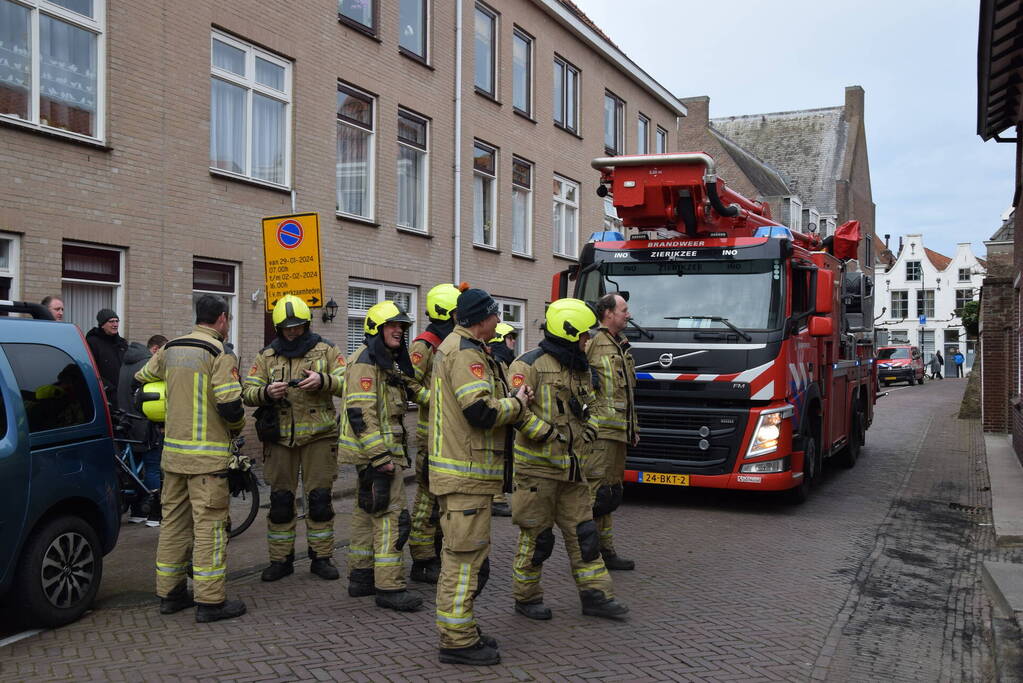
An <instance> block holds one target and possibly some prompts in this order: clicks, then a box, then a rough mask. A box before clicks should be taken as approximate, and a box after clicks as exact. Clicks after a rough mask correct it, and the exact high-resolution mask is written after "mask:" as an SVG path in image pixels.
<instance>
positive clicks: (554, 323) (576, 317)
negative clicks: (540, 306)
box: [545, 299, 597, 342]
mask: <svg viewBox="0 0 1023 683" xmlns="http://www.w3.org/2000/svg"><path fill="white" fill-rule="evenodd" d="M545 318H546V320H545V322H546V325H545V327H546V329H547V332H548V333H549V334H551V335H553V336H555V337H559V338H561V339H566V340H568V341H571V342H574V341H579V337H580V336H581V335H582V333H583V332H586V331H588V330H589V329H590V328H591V327H593V326H594V325H596V324H597V316H596V315H595V314H594V313H593V309H591V308H590V307H589V306H588V305H586V302H585V301H580V300H579V299H558V300H557V301H555V302H554V303H552V304H551V305H550V306H548V307H547V315H546V316H545Z"/></svg>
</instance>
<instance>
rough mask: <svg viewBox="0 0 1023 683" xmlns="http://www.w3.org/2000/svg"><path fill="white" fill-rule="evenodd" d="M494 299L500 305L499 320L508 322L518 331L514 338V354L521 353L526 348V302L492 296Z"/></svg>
mask: <svg viewBox="0 0 1023 683" xmlns="http://www.w3.org/2000/svg"><path fill="white" fill-rule="evenodd" d="M494 301H496V302H497V304H498V305H499V306H500V307H501V322H503V323H508V324H509V325H511V326H512V327H514V328H515V331H516V332H518V335H517V338H516V340H515V355H516V356H517V355H519V354H521V353H522V351H523V349H525V348H526V326H525V322H524V321H525V319H526V314H525V310H526V302H524V301H519V300H517V299H501V298H498V297H494Z"/></svg>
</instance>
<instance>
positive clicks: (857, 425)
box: [836, 410, 866, 469]
mask: <svg viewBox="0 0 1023 683" xmlns="http://www.w3.org/2000/svg"><path fill="white" fill-rule="evenodd" d="M865 436H866V430H865V429H864V427H863V413H862V412H860V411H859V410H854V411H853V414H852V419H851V420H850V422H849V441H848V443H846V445H845V448H843V449H842V451H841V452H840V453H839V454H838V456H837V459H836V462H837V463H838V465H839V466H840V467H844V468H845V469H852V468H853V467H855V466H856V461H857V460H859V458H860V449H861V448H862V447H863V442H864V440H865V439H864V437H865Z"/></svg>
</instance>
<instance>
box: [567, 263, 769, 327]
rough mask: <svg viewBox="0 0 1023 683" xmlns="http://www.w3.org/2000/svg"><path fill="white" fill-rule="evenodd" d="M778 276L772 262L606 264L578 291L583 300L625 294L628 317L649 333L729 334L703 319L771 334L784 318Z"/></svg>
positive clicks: (588, 278) (588, 277)
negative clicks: (652, 329) (712, 331)
mask: <svg viewBox="0 0 1023 683" xmlns="http://www.w3.org/2000/svg"><path fill="white" fill-rule="evenodd" d="M601 271H603V272H601ZM782 274H783V270H782V265H781V263H780V262H779V261H777V260H775V259H758V260H750V261H667V262H656V263H605V264H604V266H603V268H601V269H599V270H594V271H592V272H590V273H589V274H588V275H587V276H586V279H585V280H584V282H583V283H582V288H581V291H582V296H583V298H585V299H587V300H595V299H596V298H597V297H599V296H600V294H603V293H606V292H614V291H616V290H617V291H627V292H629V310H630V312H631V313H632V317H633V318H635V319H636V322H638V323H639V324H640V325H642V326H644V327H648V328H650V327H655V328H661V329H664V328H679V329H694V328H716V329H725V330H727V329H728V326H727V325H726V324H724V323H722V322H720V321H715V320H708V319H706V317H707V316H714V317H720V318H727V319H728V321H729V322H730V323H732V324H733V325H735V326H736V327H738V328H739V329H741V330H773V329H778V328H779V327H781V319H782V316H783V315H784V305H783V299H782V282H783V278H782Z"/></svg>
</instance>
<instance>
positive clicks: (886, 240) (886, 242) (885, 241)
mask: <svg viewBox="0 0 1023 683" xmlns="http://www.w3.org/2000/svg"><path fill="white" fill-rule="evenodd" d="M891 238H892V236H891V235H889V234H888V233H885V234H884V248H885V249H887V248H888V240H890V239H891Z"/></svg>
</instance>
